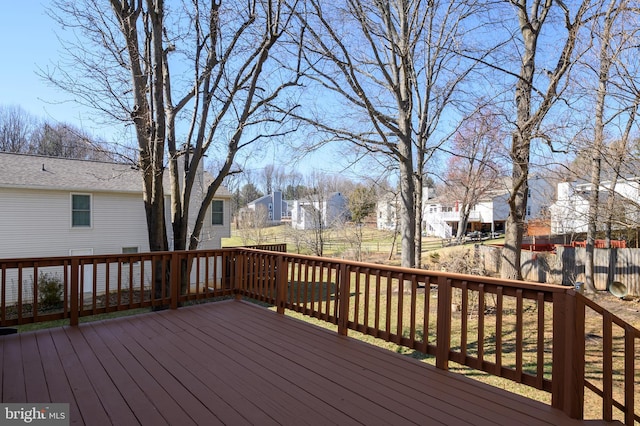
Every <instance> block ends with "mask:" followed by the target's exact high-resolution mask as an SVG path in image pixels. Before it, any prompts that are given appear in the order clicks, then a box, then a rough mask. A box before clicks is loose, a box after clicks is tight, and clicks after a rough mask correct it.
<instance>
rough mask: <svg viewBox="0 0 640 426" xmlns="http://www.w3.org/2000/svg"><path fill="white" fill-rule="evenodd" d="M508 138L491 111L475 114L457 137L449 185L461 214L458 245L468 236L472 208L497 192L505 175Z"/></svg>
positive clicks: (451, 197)
mask: <svg viewBox="0 0 640 426" xmlns="http://www.w3.org/2000/svg"><path fill="white" fill-rule="evenodd" d="M505 137H506V134H505V132H503V131H502V129H501V123H500V120H499V119H498V117H497V115H496V114H495V113H493V112H492V111H490V110H489V109H482V110H478V111H476V112H474V113H473V114H472V115H471V116H470V117H468V118H467V119H466V120H465V121H464V123H463V124H462V126H461V128H460V129H459V130H458V132H457V133H456V135H455V137H454V140H453V146H452V148H453V153H454V155H453V156H452V157H451V160H450V161H449V168H448V170H447V174H446V180H445V185H446V193H447V194H450V196H449V198H450V199H455V200H456V203H457V204H458V208H459V211H460V219H459V221H458V232H457V235H456V240H457V241H458V242H461V241H462V238H463V237H464V233H465V230H466V229H467V224H468V222H469V215H470V213H471V208H472V207H473V206H474V205H476V204H477V203H478V202H479V201H480V200H481V199H482V197H485V196H486V195H487V194H488V193H490V192H491V191H493V190H495V189H496V188H497V187H498V186H499V185H498V184H499V182H500V181H501V179H502V178H503V177H504V175H505V172H504V170H503V169H504V167H503V166H502V164H501V163H500V158H501V157H503V153H502V152H501V151H502V150H503V144H502V143H503V141H504V139H505Z"/></svg>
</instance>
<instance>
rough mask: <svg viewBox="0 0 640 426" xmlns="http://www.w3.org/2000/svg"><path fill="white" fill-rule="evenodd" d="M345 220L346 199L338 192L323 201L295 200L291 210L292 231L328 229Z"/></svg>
mask: <svg viewBox="0 0 640 426" xmlns="http://www.w3.org/2000/svg"><path fill="white" fill-rule="evenodd" d="M346 218H347V199H346V198H345V197H344V196H343V195H342V194H341V193H340V192H333V193H331V194H329V195H328V196H327V197H326V199H325V200H315V201H314V200H296V201H294V202H293V207H292V209H291V227H292V228H294V229H317V228H318V226H319V225H320V226H322V228H330V227H332V226H334V225H335V224H336V223H341V222H344V221H345V220H346Z"/></svg>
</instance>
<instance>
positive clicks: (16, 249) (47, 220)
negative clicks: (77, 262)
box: [0, 188, 149, 258]
mask: <svg viewBox="0 0 640 426" xmlns="http://www.w3.org/2000/svg"><path fill="white" fill-rule="evenodd" d="M70 194H71V193H70V192H67V191H44V190H18V189H6V188H3V189H0V235H1V236H2V238H1V239H0V258H16V257H44V256H68V255H69V252H70V250H72V249H93V253H94V254H109V253H120V252H121V250H122V247H133V246H135V247H139V250H140V251H148V248H149V244H148V240H147V231H146V225H145V224H146V219H145V215H144V206H143V201H142V198H141V196H140V194H127V193H119V194H112V193H92V194H91V195H92V223H91V224H92V226H91V227H90V228H73V227H72V226H71V201H70V200H71V195H70Z"/></svg>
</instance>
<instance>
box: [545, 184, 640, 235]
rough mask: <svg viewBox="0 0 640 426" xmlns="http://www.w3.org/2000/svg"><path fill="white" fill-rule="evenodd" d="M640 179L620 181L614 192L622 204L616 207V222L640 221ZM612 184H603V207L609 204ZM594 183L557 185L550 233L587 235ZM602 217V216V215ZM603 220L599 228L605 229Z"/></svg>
mask: <svg viewBox="0 0 640 426" xmlns="http://www.w3.org/2000/svg"><path fill="white" fill-rule="evenodd" d="M639 181H640V178H637V177H634V178H625V179H622V178H621V179H618V181H617V182H616V184H615V186H614V188H613V191H614V192H615V194H616V196H617V197H618V198H619V199H620V200H621V202H618V203H616V205H615V209H616V211H615V216H616V222H618V223H625V222H627V223H638V221H639V220H640V210H639V208H638V206H639V205H640V183H639ZM612 185H613V182H612V181H609V180H607V181H603V182H601V184H600V188H599V194H600V199H601V205H603V204H604V203H606V200H605V198H607V196H608V194H609V191H610V190H611V187H612ZM590 192H591V183H588V182H584V181H578V182H560V183H559V184H558V191H557V199H556V201H555V202H554V203H553V204H552V205H551V206H550V207H549V212H550V215H551V233H552V234H555V235H563V234H570V233H583V232H587V225H588V220H587V218H588V213H589V197H590ZM599 214H601V213H599ZM603 224H604V220H600V218H598V219H597V220H596V226H597V229H604V228H603Z"/></svg>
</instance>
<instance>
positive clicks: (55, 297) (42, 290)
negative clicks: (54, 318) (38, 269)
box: [38, 273, 64, 309]
mask: <svg viewBox="0 0 640 426" xmlns="http://www.w3.org/2000/svg"><path fill="white" fill-rule="evenodd" d="M63 291H64V286H63V284H62V281H61V280H60V278H59V277H58V276H57V275H54V274H49V273H40V276H39V277H38V304H39V306H40V308H41V309H53V308H59V307H60V306H62V293H63Z"/></svg>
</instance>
